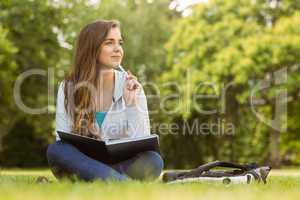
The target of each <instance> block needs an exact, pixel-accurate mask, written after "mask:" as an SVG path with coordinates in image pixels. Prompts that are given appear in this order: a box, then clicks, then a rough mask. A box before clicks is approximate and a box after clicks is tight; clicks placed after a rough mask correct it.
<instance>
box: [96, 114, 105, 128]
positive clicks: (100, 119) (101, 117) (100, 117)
mask: <svg viewBox="0 0 300 200" xmlns="http://www.w3.org/2000/svg"><path fill="white" fill-rule="evenodd" d="M106 113H107V112H96V113H95V118H96V121H97V123H98V125H99V127H101V125H102V123H103V121H104V118H105V115H106Z"/></svg>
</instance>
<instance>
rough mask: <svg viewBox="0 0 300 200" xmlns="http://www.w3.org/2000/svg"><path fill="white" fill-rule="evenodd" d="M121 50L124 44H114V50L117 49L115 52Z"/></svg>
mask: <svg viewBox="0 0 300 200" xmlns="http://www.w3.org/2000/svg"><path fill="white" fill-rule="evenodd" d="M121 50H122V46H121V45H119V44H116V45H115V46H114V51H115V52H119V51H121Z"/></svg>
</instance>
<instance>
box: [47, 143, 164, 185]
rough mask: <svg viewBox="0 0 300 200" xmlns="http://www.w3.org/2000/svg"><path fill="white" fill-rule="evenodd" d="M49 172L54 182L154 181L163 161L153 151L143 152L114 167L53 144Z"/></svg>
mask: <svg viewBox="0 0 300 200" xmlns="http://www.w3.org/2000/svg"><path fill="white" fill-rule="evenodd" d="M47 159H48V163H49V166H50V169H51V171H52V173H53V174H54V176H55V177H56V178H57V179H61V178H67V179H70V180H72V181H74V180H75V179H76V178H79V179H80V180H84V181H93V180H96V179H100V180H103V181H106V180H117V181H125V180H130V179H136V180H153V179H155V178H157V177H159V175H160V173H161V171H162V169H163V160H162V158H161V156H160V155H159V154H158V153H157V152H155V151H145V152H141V153H139V154H137V155H136V156H135V157H133V158H130V159H128V160H125V161H122V162H120V163H117V164H114V165H108V164H104V163H102V162H99V161H97V160H94V159H92V158H90V157H88V156H86V155H85V154H83V153H82V152H80V151H79V150H78V149H77V148H76V147H74V146H73V145H71V144H69V143H65V142H62V141H56V142H55V143H53V144H50V145H49V146H48V149H47Z"/></svg>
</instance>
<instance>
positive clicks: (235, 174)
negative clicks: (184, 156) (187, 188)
mask: <svg viewBox="0 0 300 200" xmlns="http://www.w3.org/2000/svg"><path fill="white" fill-rule="evenodd" d="M216 167H218V168H221V167H222V168H224V169H222V170H221V169H217V170H213V168H216ZM226 168H227V169H226ZM270 170H271V167H269V166H262V167H259V166H258V165H257V164H256V163H249V164H236V163H231V162H224V161H214V162H210V163H207V164H204V165H201V166H199V167H197V168H196V169H192V170H189V171H178V172H176V171H175V172H165V173H164V174H163V177H162V179H163V182H165V183H185V182H222V183H224V184H229V183H245V184H249V183H252V182H263V183H266V182H267V177H268V175H269V172H270Z"/></svg>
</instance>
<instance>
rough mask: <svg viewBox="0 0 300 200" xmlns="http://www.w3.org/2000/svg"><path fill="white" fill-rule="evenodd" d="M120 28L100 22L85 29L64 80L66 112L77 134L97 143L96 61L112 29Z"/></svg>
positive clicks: (112, 22)
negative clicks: (95, 125)
mask: <svg viewBox="0 0 300 200" xmlns="http://www.w3.org/2000/svg"><path fill="white" fill-rule="evenodd" d="M115 27H120V24H119V22H118V21H116V20H109V21H108V20H99V21H96V22H93V23H90V24H88V25H86V26H85V27H84V28H83V29H82V30H81V32H80V34H79V36H78V39H77V43H76V48H75V56H74V61H73V65H72V68H71V71H70V72H69V74H68V75H67V76H66V77H65V79H64V81H65V87H64V94H65V103H64V106H65V109H66V111H67V113H68V114H69V115H70V116H71V119H72V122H73V124H72V130H73V132H74V133H76V134H80V135H84V136H88V137H93V138H97V139H100V138H101V136H100V133H99V132H97V130H96V127H94V122H95V119H94V114H95V111H96V110H95V106H96V105H95V104H96V103H95V98H94V96H93V91H95V90H94V89H95V88H97V83H98V81H99V78H100V77H99V67H97V59H98V56H99V54H100V51H101V48H100V47H101V44H102V43H103V42H104V40H105V38H106V37H107V35H108V33H109V31H110V29H111V28H115Z"/></svg>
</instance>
